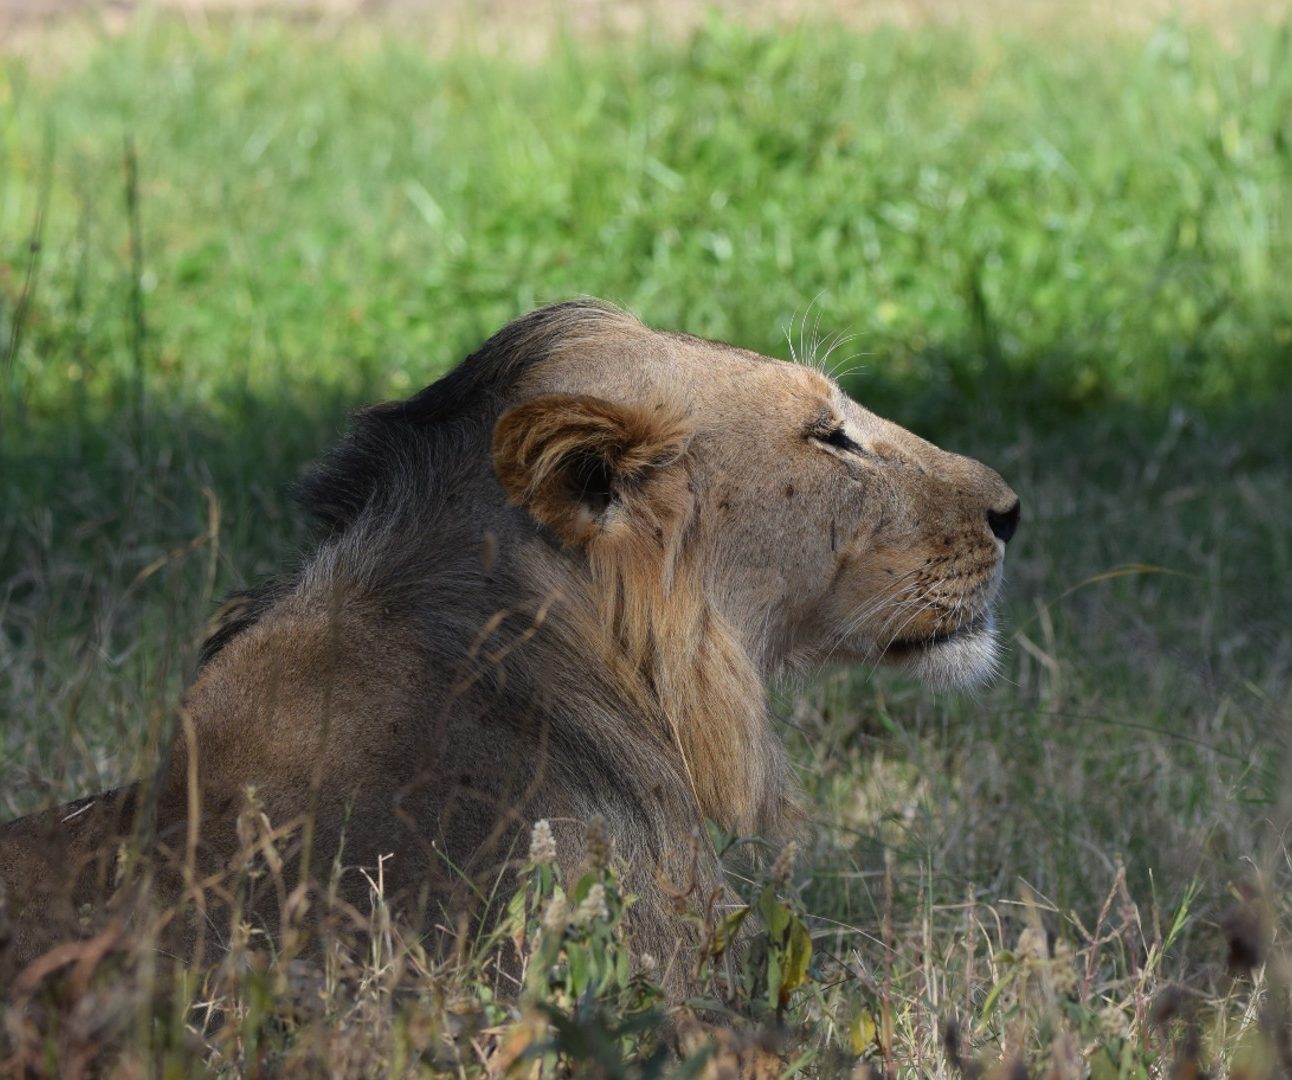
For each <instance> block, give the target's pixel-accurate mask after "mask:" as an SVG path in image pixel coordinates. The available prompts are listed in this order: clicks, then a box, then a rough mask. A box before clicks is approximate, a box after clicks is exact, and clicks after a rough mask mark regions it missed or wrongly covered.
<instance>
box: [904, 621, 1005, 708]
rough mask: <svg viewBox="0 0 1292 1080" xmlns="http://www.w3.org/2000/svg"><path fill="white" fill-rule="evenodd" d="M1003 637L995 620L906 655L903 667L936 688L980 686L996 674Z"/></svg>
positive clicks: (948, 688) (950, 688)
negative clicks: (997, 628) (997, 631)
mask: <svg viewBox="0 0 1292 1080" xmlns="http://www.w3.org/2000/svg"><path fill="white" fill-rule="evenodd" d="M999 661H1000V638H999V636H998V635H997V633H996V620H995V618H993V617H990V616H989V617H988V619H987V621H986V624H985V625H983V626H981V627H979V628H977V629H974V630H970V631H968V632H965V633H962V634H958V635H956V636H955V637H954V638H952V639H951V640H950V641H943V642H940V643H939V644H937V645H928V646H925V647H923V648H921V649H919V650H918V651H916V652H915V653H913V654H912V655H911V656H910V657H908V658H906V662H905V664H904V666H905V667H906V669H907V670H908V671H910V672H911V673H912V674H914V675H916V676H918V677H919V678H920V679H922V680H923V681H924V682H926V683H928V684H929V685H930V686H932V687H934V688H935V689H937V690H954V689H957V688H965V687H971V686H978V685H980V684H982V683H985V682H987V681H988V680H989V679H990V678H992V676H994V675H995V674H996V671H997V665H998V664H999Z"/></svg>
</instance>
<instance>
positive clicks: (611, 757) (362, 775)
mask: <svg viewBox="0 0 1292 1080" xmlns="http://www.w3.org/2000/svg"><path fill="white" fill-rule="evenodd" d="M303 499H304V502H305V504H306V506H307V507H308V508H309V509H310V510H311V511H312V512H313V514H314V515H315V517H316V518H317V519H318V521H319V522H320V525H321V529H322V536H321V539H320V543H319V546H318V548H317V550H316V551H315V552H314V553H313V554H312V555H311V556H310V557H309V558H308V559H307V560H306V561H305V563H304V565H303V566H302V567H301V568H300V569H299V570H298V571H297V572H296V573H295V574H291V575H286V576H284V577H280V578H276V579H274V580H273V581H271V582H268V583H266V584H265V585H263V586H261V587H259V588H257V589H256V590H253V591H252V592H251V593H249V594H247V595H246V596H245V597H243V598H241V599H240V600H238V601H237V602H235V603H233V604H231V605H230V606H228V607H227V608H226V609H225V611H224V612H223V614H222V617H221V621H220V623H219V625H218V627H217V629H216V631H215V632H214V633H213V634H212V636H211V638H210V641H209V642H208V645H207V648H206V649H205V650H204V658H203V659H204V663H203V667H202V668H201V670H200V671H199V673H198V675H197V677H196V679H195V681H194V683H193V685H192V686H191V688H190V689H189V691H188V693H187V694H186V695H185V697H184V701H183V704H182V707H181V709H180V710H179V718H180V722H178V723H177V725H176V735H175V738H174V739H173V741H172V745H171V748H170V752H169V754H168V755H167V756H166V758H165V759H164V760H163V761H162V762H161V763H160V764H159V768H158V773H157V775H158V780H157V782H156V784H155V785H154V784H150V783H142V782H141V783H140V784H137V785H131V786H130V787H129V788H126V789H124V790H123V791H122V792H120V793H116V794H112V793H109V794H108V795H105V796H99V797H96V798H95V799H93V800H91V801H89V802H88V803H84V804H72V805H71V806H69V807H63V808H58V809H56V810H53V811H48V812H46V813H45V814H42V815H35V816H32V817H29V818H24V819H21V820H19V821H17V822H13V823H11V824H9V825H7V826H4V827H0V882H2V883H3V884H4V886H5V892H6V896H7V905H8V918H9V920H10V922H11V924H12V927H13V929H12V933H11V940H10V942H9V945H8V947H7V950H6V951H5V953H4V961H3V962H4V963H6V964H8V966H9V967H10V968H11V969H15V970H16V969H17V968H18V967H21V965H22V964H24V963H27V962H28V961H30V960H31V959H32V958H33V957H34V956H35V955H37V954H38V953H39V952H40V951H41V950H42V949H44V948H47V947H48V946H49V945H50V943H51V942H53V941H55V940H57V938H58V936H59V935H60V934H65V933H67V932H69V931H70V930H71V929H73V926H72V924H73V923H74V922H76V921H77V920H80V919H83V918H84V912H85V910H86V908H87V906H88V908H89V909H91V910H95V911H102V910H111V908H112V905H111V902H110V900H109V897H110V895H111V892H112V888H113V884H114V882H115V880H116V869H119V868H118V867H117V863H116V861H115V860H116V852H117V851H118V849H119V848H120V847H121V845H122V841H123V839H129V841H130V842H129V844H128V845H127V846H128V847H133V848H141V849H142V850H143V852H144V854H146V855H150V856H153V857H154V861H155V865H156V867H157V869H156V871H155V888H154V892H155V894H156V895H157V896H158V898H159V900H160V901H161V902H162V903H163V905H164V904H167V903H174V902H176V901H179V900H183V901H184V902H185V903H186V904H187V905H188V906H189V908H190V915H189V917H188V918H186V919H181V920H176V921H175V922H174V924H173V927H172V939H173V940H171V941H169V942H168V943H167V947H168V948H172V949H174V950H176V951H178V952H179V953H180V954H181V955H187V956H198V955H203V956H204V955H209V954H210V950H211V949H212V948H218V947H219V946H220V945H222V944H223V938H222V930H221V927H222V926H225V927H227V925H228V918H227V916H228V915H229V913H230V912H232V911H238V912H241V913H243V914H244V915H245V916H246V917H247V918H250V919H251V920H253V921H255V922H258V923H260V924H261V925H262V926H263V927H264V928H265V930H266V932H268V933H270V934H271V935H272V934H276V933H278V932H280V930H281V924H282V922H283V920H284V919H287V918H288V917H290V918H292V919H297V921H299V919H298V916H299V914H300V912H301V911H304V912H305V919H306V922H307V923H308V919H309V917H310V913H311V912H314V911H317V910H318V909H319V907H320V903H321V901H320V897H321V891H320V890H319V889H317V888H315V885H314V884H313V883H314V882H322V881H327V880H329V879H330V880H332V881H333V883H334V884H335V885H336V887H337V894H338V895H339V896H340V898H341V899H342V900H344V901H346V902H347V903H349V904H351V905H353V906H354V907H355V908H356V909H360V910H362V908H363V907H364V906H365V905H366V903H367V900H368V881H367V878H366V877H365V876H364V875H363V874H362V873H361V872H360V870H361V869H363V868H372V867H374V866H375V865H376V864H377V862H378V861H379V860H381V861H382V863H383V872H384V878H385V882H386V886H387V893H388V898H389V899H390V901H391V902H392V904H393V905H394V906H395V908H396V911H397V913H398V915H399V917H400V918H401V919H403V920H404V921H406V922H407V923H408V924H409V925H410V926H411V927H413V928H414V929H418V930H420V931H421V932H423V933H424V934H426V935H428V936H429V937H431V938H440V939H442V940H443V941H444V942H445V944H446V945H447V944H448V943H450V942H451V941H452V939H453V938H454V937H455V935H458V934H460V933H462V932H464V930H463V928H464V927H466V928H467V930H466V931H465V932H470V927H472V926H476V927H478V926H480V925H483V924H485V923H487V921H488V919H489V918H490V915H491V912H492V911H496V909H497V904H498V902H499V901H500V900H503V899H505V897H506V895H507V882H508V877H509V874H510V872H511V868H513V867H514V866H515V864H516V860H517V859H518V858H520V857H523V855H524V851H523V845H524V840H525V837H526V835H527V831H528V829H529V826H530V825H531V823H532V822H533V821H535V820H536V819H538V818H548V819H550V820H551V821H552V822H553V824H554V828H555V830H556V834H557V841H558V848H559V851H560V856H561V861H562V863H563V865H564V866H565V868H566V872H567V873H573V872H574V870H575V868H576V867H577V866H578V865H579V863H580V862H581V860H582V857H583V846H584V825H583V823H585V822H587V821H588V820H589V819H590V818H592V817H594V816H595V817H599V818H602V819H604V820H605V822H606V824H607V827H608V829H609V832H610V835H611V837H612V838H613V840H614V844H615V848H616V852H617V855H618V857H619V858H620V859H621V860H622V862H623V865H624V866H625V867H626V872H627V875H628V880H627V883H626V884H627V886H628V888H629V889H630V890H631V891H632V892H634V893H636V894H638V895H639V897H640V900H639V902H638V903H637V904H636V905H635V906H634V907H633V908H632V909H631V914H630V929H631V932H632V933H633V934H634V936H635V938H636V944H637V946H638V948H639V949H640V950H643V951H650V952H652V953H653V954H654V955H655V956H657V957H659V958H661V959H662V960H663V961H664V963H665V970H666V973H667V974H666V979H667V980H668V982H669V985H670V988H671V989H672V991H673V992H674V993H677V994H681V993H684V992H685V991H686V989H687V986H686V977H685V976H686V970H687V968H686V965H685V963H684V962H683V956H684V954H685V950H686V942H687V941H688V939H689V937H690V931H689V930H688V926H689V925H690V924H688V923H687V922H685V921H684V920H682V919H681V918H680V916H679V914H678V912H677V911H676V905H675V903H674V901H673V899H672V898H671V896H670V893H671V892H673V891H675V889H674V886H679V885H681V886H690V887H693V892H692V898H693V902H695V903H702V902H704V900H706V899H707V898H709V897H711V896H713V895H719V896H720V895H721V894H722V890H723V881H722V876H721V872H720V869H719V867H718V866H717V864H716V861H715V859H714V858H713V856H712V853H711V852H706V851H705V849H704V847H703V845H699V847H698V848H697V846H696V844H695V842H694V841H693V839H692V838H693V837H695V836H703V821H704V819H705V818H708V819H710V820H712V821H715V822H717V823H718V824H719V825H721V826H722V827H723V828H725V829H728V830H732V831H738V832H742V833H758V834H761V835H762V836H764V837H765V838H767V839H769V840H772V841H776V840H778V839H783V838H785V837H786V836H787V835H788V834H789V833H790V832H792V831H793V830H794V829H795V827H796V823H797V821H798V814H797V811H796V809H795V805H796V802H795V786H794V783H793V779H792V773H791V769H790V766H789V763H788V761H787V758H786V755H785V751H784V748H783V747H782V745H781V744H780V742H779V740H778V739H777V738H776V736H775V733H774V731H773V729H772V727H771V725H770V723H769V719H768V709H767V696H766V694H767V692H766V686H767V683H768V680H769V679H772V678H774V677H775V676H776V675H777V674H778V673H781V672H784V671H786V670H790V669H803V668H807V667H811V666H814V665H819V664H821V663H823V662H826V661H828V660H831V659H851V660H858V661H863V662H880V661H896V662H899V663H902V664H905V665H907V666H908V667H910V668H911V669H912V670H917V671H919V672H920V673H921V674H923V675H925V676H926V677H928V678H930V679H932V680H934V681H946V682H963V681H968V680H971V679H973V678H978V677H981V676H983V675H984V674H986V673H987V672H988V671H989V669H990V667H991V664H992V662H993V657H994V631H993V628H992V625H991V615H990V608H991V603H992V601H993V598H994V595H995V592H996V590H997V587H998V583H999V579H1000V565H1001V559H1002V556H1003V552H1004V543H1003V541H1002V540H1001V539H1000V537H1001V536H1002V535H1004V537H1005V538H1006V539H1007V538H1008V531H1012V527H1013V525H1012V522H1014V521H1016V520H1017V499H1016V498H1015V496H1014V495H1013V493H1012V492H1011V491H1010V490H1009V488H1008V487H1007V486H1006V485H1005V484H1004V482H1003V481H1002V480H1001V479H1000V478H999V477H998V476H997V475H996V474H995V473H993V472H992V471H991V470H990V469H987V468H986V467H985V466H983V465H980V464H978V463H977V462H973V461H970V460H968V459H965V458H960V457H956V456H955V455H952V454H947V453H944V452H943V451H940V450H938V449H937V448H936V447H933V446H931V445H930V444H928V443H926V442H924V441H923V440H920V439H918V438H916V437H915V436H913V435H911V434H910V433H909V432H906V431H903V430H902V429H901V428H898V427H896V426H895V425H893V424H890V423H888V422H887V421H884V420H881V419H880V418H878V417H876V416H874V415H873V414H871V413H868V412H866V411H865V410H864V409H862V408H861V407H860V406H858V405H856V404H855V403H853V402H850V401H848V400H847V399H846V398H844V397H843V395H842V394H841V393H840V391H839V390H838V388H837V387H836V386H835V385H834V384H832V383H831V382H829V380H827V379H825V378H824V377H823V376H821V375H820V374H819V373H817V372H815V371H812V370H810V369H808V368H806V367H799V366H796V365H789V364H784V363H780V362H778V361H773V360H769V359H767V358H765V357H760V356H757V355H756V354H753V353H748V352H745V351H743V350H740V349H735V348H732V347H730V346H725V345H721V344H717V343H712V342H706V341H703V340H701V339H698V338H693V337H689V336H687V335H683V334H668V333H660V332H656V331H652V330H650V329H648V328H646V327H645V326H643V325H642V324H641V323H639V322H637V321H636V320H635V319H633V318H631V317H630V316H627V315H625V314H624V313H622V312H619V311H617V310H615V309H613V308H610V307H608V306H606V305H603V304H600V303H597V302H592V301H580V302H575V303H570V304H563V305H557V306H555V307H552V308H546V309H543V310H541V311H538V312H534V313H532V314H530V315H528V316H526V317H524V318H523V319H520V320H517V322H515V323H513V324H511V325H510V326H508V327H506V328H504V329H503V330H502V331H500V332H499V333H498V334H497V335H495V336H494V337H493V338H492V339H490V341H489V342H487V343H486V344H485V345H484V346H482V347H481V349H480V350H478V351H477V352H476V353H475V354H473V355H472V356H471V357H468V358H467V360H465V361H464V362H463V363H462V364H461V365H460V366H459V367H458V368H456V369H455V370H454V371H453V372H451V373H450V374H449V375H447V376H446V377H445V378H444V379H442V380H440V381H439V382H437V383H435V384H434V385H432V386H430V387H428V388H427V389H426V390H424V391H423V392H422V393H420V394H418V395H417V396H415V397H413V398H411V399H409V400H408V401H404V402H395V403H390V404H386V405H380V406H376V407H375V408H373V409H369V410H367V411H366V412H363V413H360V414H359V415H358V417H357V418H356V422H355V427H354V430H353V432H352V434H351V436H350V437H349V438H348V439H347V441H346V442H345V443H343V444H342V445H341V446H340V447H339V448H338V449H337V450H336V451H334V453H333V454H332V455H331V456H330V457H329V458H328V459H327V460H326V461H325V462H324V464H323V465H322V466H321V467H320V468H319V469H318V470H316V471H315V473H314V474H313V475H312V476H311V477H310V478H309V479H308V480H307V481H306V483H305V485H304V489H303ZM993 522H994V524H993ZM1001 522H1008V523H1010V524H1009V525H1008V531H1003V529H1004V527H1003V526H1002V525H1001ZM993 532H994V533H995V534H996V535H993ZM78 807H79V809H78ZM266 829H268V830H270V831H271V832H272V833H273V834H274V835H275V836H276V837H277V838H278V842H277V844H276V846H275V848H274V850H273V852H272V855H273V858H274V859H277V858H279V856H281V858H282V863H281V870H282V872H281V874H279V875H278V876H277V878H275V876H274V875H267V876H266V875H260V876H257V875H254V874H251V873H249V872H248V871H249V869H250V868H251V867H250V866H249V863H248V854H247V853H248V850H249V844H251V845H252V846H253V847H254V846H255V844H253V843H252V842H253V841H254V842H255V843H258V844H259V848H258V850H259V852H260V855H259V856H257V857H268V856H269V854H270V852H269V849H268V848H267V847H266V846H265V844H264V835H265V831H266ZM257 837H258V838H259V839H258V840H257ZM697 850H699V851H700V857H699V858H698V859H697V858H696V857H695V852H696V851H697ZM277 865H278V864H277V863H275V866H277ZM336 867H339V868H340V871H339V877H338V872H337V870H336V869H335V868H336ZM114 868H115V869H114ZM271 879H273V880H271ZM278 879H281V887H280V881H279V880H278ZM302 882H303V883H304V884H306V885H307V886H308V888H306V889H305V891H304V892H303V893H302V892H300V891H298V890H296V888H295V887H296V885H297V884H298V883H302ZM669 883H671V884H669ZM288 909H291V910H290V911H289V910H288ZM194 912H195V913H196V916H195V915H194V914H193V913H194ZM222 920H223V921H222ZM464 920H465V921H464Z"/></svg>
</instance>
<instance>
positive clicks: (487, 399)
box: [198, 298, 631, 668]
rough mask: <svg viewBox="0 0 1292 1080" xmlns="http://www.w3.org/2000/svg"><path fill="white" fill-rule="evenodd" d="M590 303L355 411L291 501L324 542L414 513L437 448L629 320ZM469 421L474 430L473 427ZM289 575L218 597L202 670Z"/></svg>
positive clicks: (527, 320) (527, 324)
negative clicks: (586, 334)
mask: <svg viewBox="0 0 1292 1080" xmlns="http://www.w3.org/2000/svg"><path fill="white" fill-rule="evenodd" d="M629 319H631V316H628V315H626V314H625V313H624V312H623V311H621V310H620V309H618V308H616V307H614V306H613V305H611V304H607V303H605V302H604V301H601V300H596V299H592V298H583V299H578V300H568V301H565V302H564V303H560V304H552V305H551V306H549V307H545V308H539V309H538V310H537V311H532V312H530V313H529V314H527V315H522V316H521V317H520V318H518V319H516V320H514V321H512V322H510V323H508V324H507V325H506V326H504V327H503V328H502V329H501V330H499V331H498V332H497V333H496V334H494V335H493V337H491V338H489V340H488V341H486V342H485V343H484V344H483V345H481V346H480V348H478V349H476V351H475V352H473V353H471V355H470V356H468V357H467V358H466V359H465V360H463V361H462V362H461V363H460V364H458V365H457V366H456V367H455V368H453V370H452V371H450V372H449V373H448V374H447V375H445V376H444V377H443V378H441V379H438V380H437V381H435V382H433V383H431V385H430V386H427V387H426V388H425V389H423V390H421V391H419V392H418V393H417V394H414V395H413V396H412V397H411V398H407V399H405V400H403V401H387V402H383V403H382V404H380V405H372V406H369V407H368V408H365V409H360V410H359V411H358V412H356V413H355V414H354V415H353V417H352V418H351V428H350V432H349V433H348V434H347V435H346V437H345V438H344V439H343V440H342V441H341V443H340V444H338V445H337V446H336V447H334V448H333V449H332V450H330V451H329V452H328V453H327V454H326V455H325V456H324V458H323V459H322V461H320V462H319V463H318V464H316V465H315V466H313V467H312V468H311V469H310V470H309V471H308V472H307V473H306V474H305V476H304V477H303V479H302V480H301V481H300V483H299V484H298V485H297V487H296V491H295V495H296V500H297V501H298V502H299V503H300V504H301V505H302V506H303V507H304V508H305V510H306V511H307V512H308V513H309V514H310V516H311V517H312V518H314V520H315V521H316V522H317V523H318V525H319V526H320V528H321V531H322V536H323V537H324V538H326V537H329V536H336V535H338V534H340V533H342V532H345V531H346V530H347V529H349V528H350V526H351V525H353V524H354V522H355V521H356V520H357V519H358V518H359V516H360V515H361V514H363V513H364V511H365V510H368V509H369V508H374V509H376V511H377V513H378V514H379V515H384V516H390V517H392V518H393V517H394V516H396V515H398V514H399V513H401V512H408V511H409V509H410V507H412V506H415V504H416V502H417V496H418V494H419V491H420V489H421V481H423V480H425V479H428V478H431V477H432V476H433V475H434V473H435V471H436V469H437V463H440V462H443V461H444V460H445V459H446V456H447V455H445V453H444V450H445V446H444V442H445V440H446V439H448V438H453V437H454V429H455V428H456V429H459V430H458V431H457V437H459V438H461V437H463V436H464V435H465V434H466V432H465V431H462V430H461V429H462V428H464V427H468V426H474V427H478V426H479V425H481V424H484V423H486V422H488V421H490V420H491V419H492V417H493V414H494V413H495V412H496V410H497V407H498V404H499V400H500V399H501V397H502V396H503V395H504V394H505V393H506V392H507V391H508V390H509V389H510V388H511V387H512V386H513V385H514V384H515V382H516V380H517V379H518V378H520V376H521V375H522V374H523V373H524V372H525V370H526V369H527V368H528V367H530V365H532V364H534V363H537V362H539V361H541V360H542V359H544V358H545V357H547V356H549V355H550V354H551V353H552V352H553V350H554V349H556V348H558V347H559V346H560V345H561V344H562V343H563V342H564V341H566V340H567V339H568V338H569V337H570V336H571V335H575V334H578V333H579V332H580V331H587V330H589V329H594V328H595V327H597V326H598V325H604V324H606V323H609V322H613V321H623V320H629ZM473 422H474V424H473ZM294 580H295V578H294V576H286V577H276V578H271V579H269V580H268V581H265V582H262V583H260V584H259V585H256V586H254V587H253V588H251V589H248V590H245V591H242V592H236V593H233V594H231V595H229V596H228V597H226V598H225V601H224V603H223V604H222V605H221V608H220V610H219V612H217V613H216V615H215V617H214V619H213V624H212V629H211V630H210V632H209V633H208V634H207V636H206V639H205V640H204V641H203V643H202V648H201V652H200V654H199V660H198V666H199V668H200V667H204V666H205V665H206V664H207V663H209V662H210V660H211V659H212V658H213V657H214V656H216V654H218V653H219V652H220V650H221V649H223V648H224V647H225V646H226V645H227V644H228V643H229V642H230V641H232V640H233V639H234V638H235V637H237V636H238V635H239V634H241V633H243V632H244V631H245V630H248V629H250V628H251V627H252V626H254V625H255V624H256V623H257V622H258V621H259V620H260V618H261V617H262V616H263V615H264V614H265V613H266V612H267V611H269V609H270V608H272V607H273V606H274V604H275V603H277V602H278V600H279V599H280V598H281V597H283V596H284V595H285V594H287V593H288V592H290V591H291V588H292V585H293V582H294Z"/></svg>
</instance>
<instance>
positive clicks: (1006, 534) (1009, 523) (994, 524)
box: [987, 499, 1022, 544]
mask: <svg viewBox="0 0 1292 1080" xmlns="http://www.w3.org/2000/svg"><path fill="white" fill-rule="evenodd" d="M1021 514H1022V503H1021V502H1020V501H1019V500H1018V499H1015V500H1014V505H1013V506H1011V507H1010V508H1009V509H1008V510H988V511H987V525H988V527H989V528H990V529H991V531H992V533H993V534H994V535H995V536H996V539H998V540H1001V541H1003V542H1004V543H1006V544H1008V543H1009V541H1010V537H1012V536H1013V535H1014V533H1015V532H1016V531H1017V530H1018V519H1019V517H1020V516H1021Z"/></svg>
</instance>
